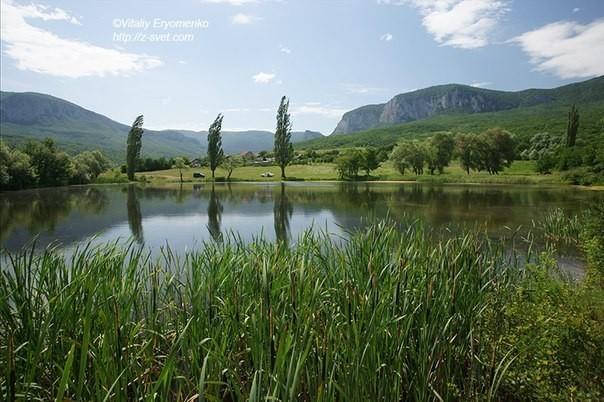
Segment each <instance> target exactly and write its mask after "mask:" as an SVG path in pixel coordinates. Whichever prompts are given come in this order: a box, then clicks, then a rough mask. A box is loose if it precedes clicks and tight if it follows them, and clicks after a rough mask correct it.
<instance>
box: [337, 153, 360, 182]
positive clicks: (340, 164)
mask: <svg viewBox="0 0 604 402" xmlns="http://www.w3.org/2000/svg"><path fill="white" fill-rule="evenodd" d="M364 164H365V154H364V152H362V151H361V150H358V149H351V150H348V151H346V152H345V153H343V154H341V155H340V156H339V157H338V159H336V170H337V172H338V176H339V177H340V179H348V180H354V179H356V178H357V177H358V176H359V170H361V169H362V168H363V166H364Z"/></svg>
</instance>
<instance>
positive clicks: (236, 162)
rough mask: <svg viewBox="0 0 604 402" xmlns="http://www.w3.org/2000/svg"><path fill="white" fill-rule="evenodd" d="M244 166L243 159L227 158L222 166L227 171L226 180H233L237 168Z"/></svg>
mask: <svg viewBox="0 0 604 402" xmlns="http://www.w3.org/2000/svg"><path fill="white" fill-rule="evenodd" d="M242 165H243V158H241V157H240V156H236V155H231V156H227V157H226V158H225V159H224V162H223V164H222V166H223V167H224V169H225V170H226V171H227V177H226V179H227V180H231V174H233V170H235V168H237V167H239V166H242Z"/></svg>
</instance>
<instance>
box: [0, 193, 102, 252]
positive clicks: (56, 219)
mask: <svg viewBox="0 0 604 402" xmlns="http://www.w3.org/2000/svg"><path fill="white" fill-rule="evenodd" d="M108 204H109V199H108V197H107V193H106V191H105V190H100V189H98V188H94V187H90V188H71V189H67V190H65V189H62V190H60V191H57V190H56V189H47V190H46V189H45V190H30V191H24V192H15V193H12V194H6V195H4V196H3V197H0V241H2V242H4V241H5V240H6V239H8V238H9V237H10V235H11V233H12V232H13V230H15V229H17V228H19V227H23V228H26V229H27V230H28V232H29V233H31V234H33V235H36V234H39V233H41V232H43V231H48V232H50V233H54V231H55V229H56V227H57V225H58V224H59V223H60V222H61V221H63V220H65V219H67V218H68V217H69V216H70V215H71V213H72V212H75V211H78V212H80V213H82V214H90V215H101V214H102V213H103V212H104V211H105V209H106V208H107V205H108Z"/></svg>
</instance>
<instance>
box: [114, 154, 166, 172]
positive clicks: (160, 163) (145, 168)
mask: <svg viewBox="0 0 604 402" xmlns="http://www.w3.org/2000/svg"><path fill="white" fill-rule="evenodd" d="M172 165H174V159H173V158H170V159H168V158H164V157H163V156H162V157H161V158H156V159H155V158H144V159H140V160H139V161H138V163H137V164H136V171H137V172H153V171H155V170H165V169H170V168H171V167H172ZM123 173H126V169H124V172H123Z"/></svg>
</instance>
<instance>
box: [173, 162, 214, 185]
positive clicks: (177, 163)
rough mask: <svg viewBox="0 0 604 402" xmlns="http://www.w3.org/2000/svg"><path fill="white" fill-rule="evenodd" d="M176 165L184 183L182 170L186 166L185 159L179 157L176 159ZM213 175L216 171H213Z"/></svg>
mask: <svg viewBox="0 0 604 402" xmlns="http://www.w3.org/2000/svg"><path fill="white" fill-rule="evenodd" d="M174 166H175V167H176V169H178V174H179V175H180V182H181V183H182V181H183V180H182V170H183V169H184V168H185V160H184V159H183V158H181V157H177V158H175V159H174ZM212 176H214V171H212Z"/></svg>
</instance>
